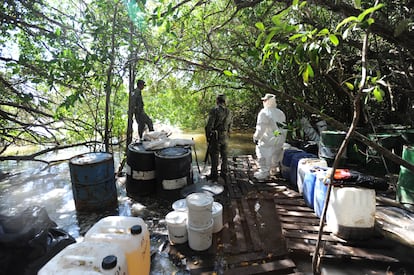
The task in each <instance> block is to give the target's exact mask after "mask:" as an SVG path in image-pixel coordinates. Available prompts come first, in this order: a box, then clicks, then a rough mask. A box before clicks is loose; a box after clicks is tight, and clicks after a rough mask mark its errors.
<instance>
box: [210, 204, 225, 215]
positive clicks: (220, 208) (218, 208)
mask: <svg viewBox="0 0 414 275" xmlns="http://www.w3.org/2000/svg"><path fill="white" fill-rule="evenodd" d="M221 211H223V205H221V203H219V202H216V201H215V202H213V206H212V207H211V212H212V213H213V214H216V213H220V212H221Z"/></svg>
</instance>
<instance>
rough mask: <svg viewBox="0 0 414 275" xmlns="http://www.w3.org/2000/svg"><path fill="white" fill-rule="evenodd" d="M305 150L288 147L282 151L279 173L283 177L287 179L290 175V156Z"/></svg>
mask: <svg viewBox="0 0 414 275" xmlns="http://www.w3.org/2000/svg"><path fill="white" fill-rule="evenodd" d="M303 152H305V151H303V150H298V149H288V150H285V151H283V159H282V164H281V174H282V177H283V178H285V179H289V175H290V163H291V161H292V158H293V156H294V155H295V154H298V153H303Z"/></svg>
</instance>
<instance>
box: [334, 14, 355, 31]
mask: <svg viewBox="0 0 414 275" xmlns="http://www.w3.org/2000/svg"><path fill="white" fill-rule="evenodd" d="M350 22H358V18H356V17H355V16H350V17H347V18H345V19H344V20H342V21H341V23H339V24H338V25H337V26H336V28H335V31H338V30H339V29H340V28H341V27H342V26H343V25H346V24H348V23H350Z"/></svg>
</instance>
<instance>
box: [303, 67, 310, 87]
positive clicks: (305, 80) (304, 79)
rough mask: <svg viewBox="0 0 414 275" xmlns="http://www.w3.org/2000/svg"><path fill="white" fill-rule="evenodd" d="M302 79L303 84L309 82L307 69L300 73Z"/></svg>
mask: <svg viewBox="0 0 414 275" xmlns="http://www.w3.org/2000/svg"><path fill="white" fill-rule="evenodd" d="M302 79H303V83H304V84H308V83H309V72H308V70H304V71H303V73H302Z"/></svg>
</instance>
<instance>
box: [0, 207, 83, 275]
mask: <svg viewBox="0 0 414 275" xmlns="http://www.w3.org/2000/svg"><path fill="white" fill-rule="evenodd" d="M75 242H76V240H75V239H74V238H73V237H72V236H70V235H69V234H67V233H66V232H65V231H64V230H62V229H60V228H58V227H57V225H56V223H55V222H54V221H52V220H51V219H50V218H49V216H48V214H47V211H46V210H45V209H44V208H42V207H39V206H32V207H28V208H27V209H25V210H24V211H23V212H21V213H20V214H18V215H15V216H6V215H0V266H1V269H0V274H24V275H29V274H37V272H38V271H39V269H40V268H41V267H42V266H43V265H44V264H46V263H47V262H48V261H49V260H50V259H51V258H52V257H54V256H55V255H56V254H57V253H58V252H60V251H61V250H62V249H63V248H65V247H66V246H68V245H69V244H72V243H75Z"/></svg>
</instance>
